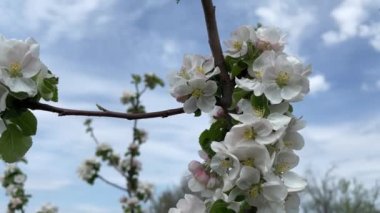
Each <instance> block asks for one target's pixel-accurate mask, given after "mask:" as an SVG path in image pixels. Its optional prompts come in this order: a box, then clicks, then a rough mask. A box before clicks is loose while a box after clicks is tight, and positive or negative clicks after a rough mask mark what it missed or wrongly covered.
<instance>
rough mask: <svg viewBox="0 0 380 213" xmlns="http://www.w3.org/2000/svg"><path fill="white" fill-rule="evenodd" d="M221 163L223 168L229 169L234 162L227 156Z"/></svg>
mask: <svg viewBox="0 0 380 213" xmlns="http://www.w3.org/2000/svg"><path fill="white" fill-rule="evenodd" d="M221 165H222V167H223V168H225V169H228V168H231V167H232V162H231V160H230V159H228V158H226V159H224V160H222V162H221Z"/></svg>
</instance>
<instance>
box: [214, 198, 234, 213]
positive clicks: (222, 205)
mask: <svg viewBox="0 0 380 213" xmlns="http://www.w3.org/2000/svg"><path fill="white" fill-rule="evenodd" d="M227 207H228V203H226V202H224V201H223V200H217V201H215V203H213V204H212V206H211V209H210V213H234V211H233V210H232V209H228V208H227Z"/></svg>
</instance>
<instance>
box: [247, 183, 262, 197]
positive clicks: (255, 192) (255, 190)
mask: <svg viewBox="0 0 380 213" xmlns="http://www.w3.org/2000/svg"><path fill="white" fill-rule="evenodd" d="M260 191H261V187H260V184H255V185H253V186H252V188H251V189H250V190H249V196H250V197H252V198H256V197H257V196H258V195H259V194H260Z"/></svg>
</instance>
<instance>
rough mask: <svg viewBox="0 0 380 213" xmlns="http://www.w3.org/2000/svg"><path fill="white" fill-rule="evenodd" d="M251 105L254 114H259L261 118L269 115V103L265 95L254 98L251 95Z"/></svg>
mask: <svg viewBox="0 0 380 213" xmlns="http://www.w3.org/2000/svg"><path fill="white" fill-rule="evenodd" d="M251 104H252V106H253V109H255V111H256V114H261V115H263V117H267V116H268V115H269V113H270V111H269V102H268V99H267V98H266V97H265V95H261V96H255V95H254V94H252V95H251Z"/></svg>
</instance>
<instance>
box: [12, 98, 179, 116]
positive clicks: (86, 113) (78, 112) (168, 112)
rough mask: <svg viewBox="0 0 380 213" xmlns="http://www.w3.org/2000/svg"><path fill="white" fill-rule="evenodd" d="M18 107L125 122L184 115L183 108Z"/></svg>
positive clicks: (25, 104) (34, 104) (24, 104)
mask: <svg viewBox="0 0 380 213" xmlns="http://www.w3.org/2000/svg"><path fill="white" fill-rule="evenodd" d="M17 106H18V107H24V108H29V109H31V110H42V111H48V112H53V113H57V114H58V116H68V115H76V116H95V117H112V118H122V119H127V120H137V119H147V118H159V117H161V118H165V117H169V116H172V115H177V114H182V113H184V110H183V108H175V109H168V110H163V111H156V112H148V113H133V114H131V113H123V112H115V111H110V110H107V111H89V110H77V109H67V108H61V107H55V106H51V105H48V104H43V103H39V102H33V101H19V102H18V103H17Z"/></svg>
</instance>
